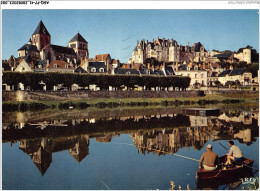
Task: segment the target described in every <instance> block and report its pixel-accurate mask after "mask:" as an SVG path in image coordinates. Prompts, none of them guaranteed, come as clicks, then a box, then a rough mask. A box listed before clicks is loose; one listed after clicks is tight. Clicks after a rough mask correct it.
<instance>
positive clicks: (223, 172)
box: [196, 155, 254, 180]
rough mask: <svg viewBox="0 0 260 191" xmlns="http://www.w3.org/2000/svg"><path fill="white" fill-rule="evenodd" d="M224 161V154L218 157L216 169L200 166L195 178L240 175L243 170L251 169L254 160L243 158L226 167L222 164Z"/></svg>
mask: <svg viewBox="0 0 260 191" xmlns="http://www.w3.org/2000/svg"><path fill="white" fill-rule="evenodd" d="M225 161H226V155H225V156H222V157H220V158H219V163H220V165H218V168H217V169H216V170H212V171H209V170H205V169H204V168H200V169H199V170H197V173H196V178H197V180H211V179H227V178H231V177H232V178H234V177H242V176H243V174H244V173H245V171H248V170H249V169H250V170H251V169H252V168H251V167H252V165H253V163H254V160H251V159H248V158H244V160H243V161H242V162H241V163H238V162H233V163H232V165H231V166H228V167H226V166H225V165H222V164H224V163H225Z"/></svg>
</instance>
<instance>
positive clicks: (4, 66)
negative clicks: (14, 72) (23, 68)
mask: <svg viewBox="0 0 260 191" xmlns="http://www.w3.org/2000/svg"><path fill="white" fill-rule="evenodd" d="M2 68H3V69H4V71H11V66H9V63H8V62H2Z"/></svg>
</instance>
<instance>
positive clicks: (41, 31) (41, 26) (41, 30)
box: [33, 20, 51, 36]
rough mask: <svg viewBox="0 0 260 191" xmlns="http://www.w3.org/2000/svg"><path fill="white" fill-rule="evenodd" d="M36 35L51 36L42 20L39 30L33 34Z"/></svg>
mask: <svg viewBox="0 0 260 191" xmlns="http://www.w3.org/2000/svg"><path fill="white" fill-rule="evenodd" d="M34 34H46V35H49V36H51V35H50V33H49V32H48V30H47V29H46V27H45V26H44V24H43V22H42V20H41V21H40V23H39V24H38V26H37V28H36V29H35V31H34V32H33V35H34Z"/></svg>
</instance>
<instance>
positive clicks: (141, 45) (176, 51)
mask: <svg viewBox="0 0 260 191" xmlns="http://www.w3.org/2000/svg"><path fill="white" fill-rule="evenodd" d="M208 55H209V51H207V50H206V49H205V48H204V46H203V45H202V44H201V43H200V42H198V43H194V44H193V46H190V45H189V43H188V44H187V45H186V46H182V45H178V43H177V41H176V40H173V39H171V40H169V39H167V40H166V39H165V38H163V39H160V38H159V37H158V38H157V40H154V39H153V41H152V42H148V41H145V40H144V39H143V40H141V41H140V42H139V41H137V45H136V47H135V49H134V50H133V52H132V56H131V58H130V59H129V61H128V63H129V64H131V63H139V64H143V63H144V61H145V60H146V59H147V58H154V59H156V60H157V61H158V62H184V61H193V62H203V61H205V60H206V58H207V57H208Z"/></svg>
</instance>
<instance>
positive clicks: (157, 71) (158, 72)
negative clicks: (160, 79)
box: [154, 70, 164, 76]
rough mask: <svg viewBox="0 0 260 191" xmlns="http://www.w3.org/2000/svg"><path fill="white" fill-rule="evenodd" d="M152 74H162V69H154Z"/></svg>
mask: <svg viewBox="0 0 260 191" xmlns="http://www.w3.org/2000/svg"><path fill="white" fill-rule="evenodd" d="M154 74H156V75H160V76H164V72H163V71H162V70H155V71H154Z"/></svg>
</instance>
